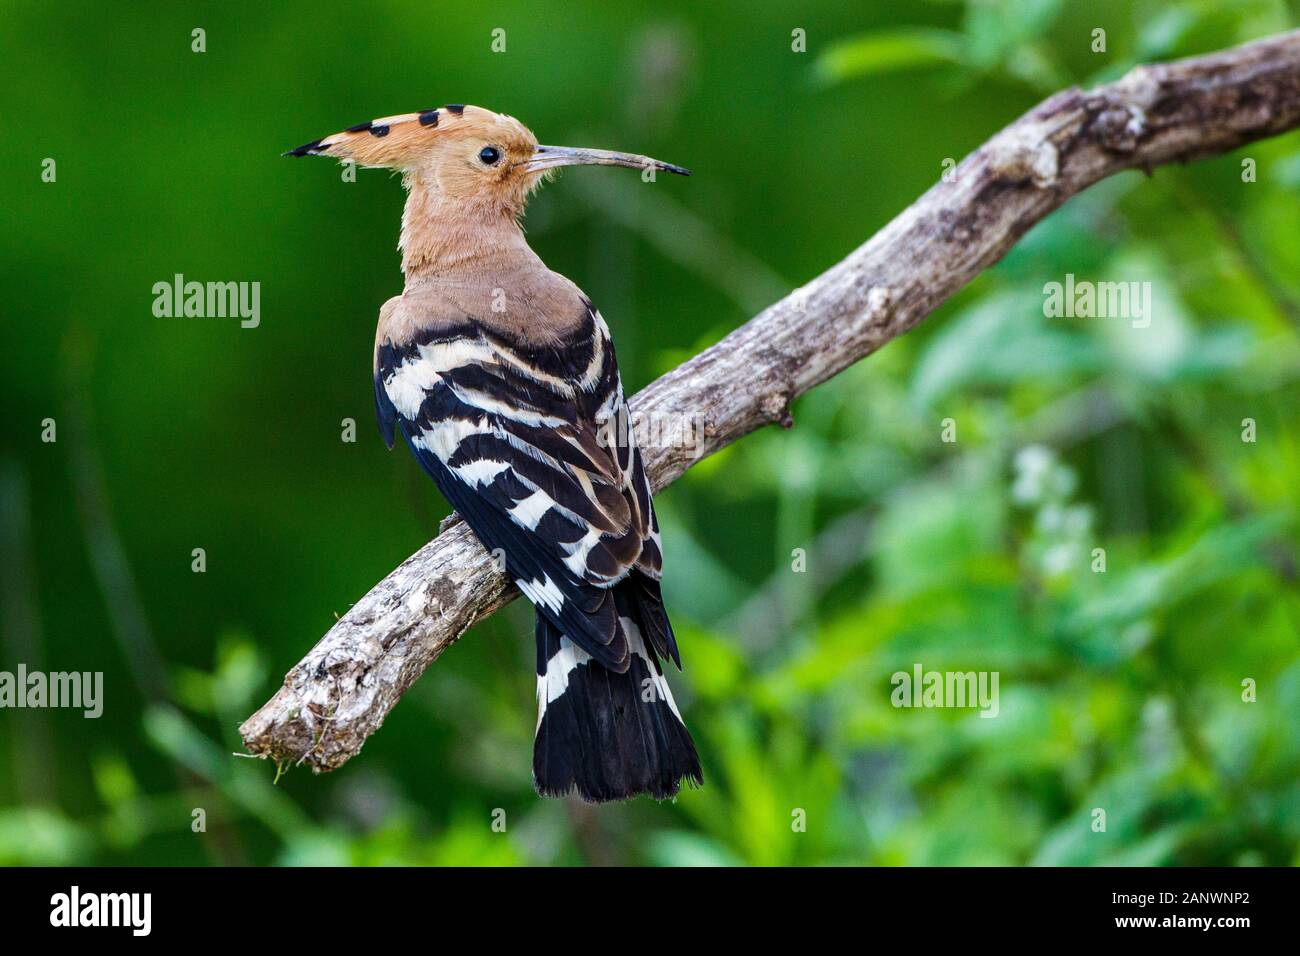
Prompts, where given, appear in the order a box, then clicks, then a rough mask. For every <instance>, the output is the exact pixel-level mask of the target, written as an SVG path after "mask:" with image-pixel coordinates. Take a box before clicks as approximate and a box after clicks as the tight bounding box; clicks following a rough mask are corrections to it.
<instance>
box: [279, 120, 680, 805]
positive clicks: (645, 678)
mask: <svg viewBox="0 0 1300 956" xmlns="http://www.w3.org/2000/svg"><path fill="white" fill-rule="evenodd" d="M286 155H291V156H331V157H334V158H337V159H340V160H344V161H351V162H354V163H356V164H357V165H359V166H368V167H381V168H388V169H394V170H398V171H400V172H401V173H402V177H403V185H404V186H405V187H406V190H407V198H406V208H405V211H404V212H403V214H402V232H401V239H400V242H399V243H398V248H399V249H400V250H401V253H402V271H403V273H404V274H405V287H404V289H403V291H402V294H401V295H399V296H397V297H395V298H392V299H389V300H388V301H387V302H386V303H384V305H383V307H382V308H381V309H380V311H379V328H378V330H377V332H376V334H375V352H374V375H375V405H376V409H377V412H378V416H379V430H380V433H381V434H382V436H383V438H384V442H385V444H386V445H387V446H388V447H389V448H390V449H391V448H392V447H393V441H394V430H397V431H400V432H401V434H402V437H403V438H404V439H405V440H406V444H407V445H408V446H409V447H410V449H411V451H412V453H414V455H415V457H416V458H417V459H418V460H419V462H420V464H421V465H422V466H423V467H424V470H425V471H426V472H428V474H429V475H430V477H432V478H433V480H434V482H435V483H436V484H437V486H438V488H439V490H441V492H442V494H443V496H444V497H446V499H447V500H448V502H450V503H451V505H452V507H454V508H455V509H456V511H457V513H459V515H460V516H461V518H463V519H464V520H465V522H466V523H467V524H468V525H469V526H470V528H471V529H472V530H473V531H474V533H475V535H477V537H478V539H479V541H480V542H481V543H482V544H483V545H484V547H486V548H487V549H488V550H490V551H496V549H500V552H498V553H504V555H505V567H506V572H507V573H508V574H509V575H510V577H511V578H512V579H513V580H514V582H515V583H516V584H517V585H518V586H519V590H520V591H522V592H523V593H524V595H525V596H526V597H527V598H528V599H529V600H530V601H531V602H532V603H533V605H534V607H535V608H536V612H537V623H536V640H537V726H536V730H535V737H534V743H533V781H534V784H535V786H536V788H537V791H538V792H539V793H541V794H543V795H547V796H563V795H565V794H567V793H571V792H573V791H575V790H576V791H577V793H578V794H579V795H580V796H581V797H582V798H583V799H585V800H588V801H605V800H619V799H625V798H628V797H632V796H635V795H636V794H641V793H646V794H650V795H651V796H652V797H655V798H656V799H665V798H668V797H672V796H674V795H675V794H676V793H677V792H678V790H679V788H680V786H681V783H682V781H683V780H686V781H689V782H691V783H693V784H695V785H697V786H698V785H702V784H703V774H702V771H701V769H700V760H699V757H698V755H697V754H696V751H695V745H694V743H693V742H692V740H691V736H690V734H689V733H688V732H687V730H686V726H685V724H684V723H683V722H682V716H681V713H680V712H679V711H678V709H677V704H676V703H675V702H674V700H673V695H672V692H671V691H670V690H669V689H668V683H667V680H666V679H665V677H664V671H663V667H662V663H661V662H662V661H664V660H666V659H668V658H671V659H672V660H673V662H674V663H675V664H677V666H678V668H679V669H680V668H681V657H680V655H679V653H678V650H677V641H676V638H675V637H674V636H673V628H672V625H671V624H670V623H669V620H668V613H667V611H666V610H665V609H664V601H663V596H662V593H661V591H660V575H661V569H662V563H663V552H662V548H661V545H660V537H659V524H658V522H657V521H656V519H655V512H654V504H653V502H652V501H651V496H650V484H649V481H648V480H647V479H646V474H645V468H644V467H643V464H642V459H641V453H640V451H639V450H638V449H637V448H636V446H635V443H634V441H633V439H632V436H631V435H630V432H628V430H626V429H624V428H620V427H619V423H624V424H625V423H626V421H627V411H626V406H625V403H624V399H623V385H622V382H621V381H620V378H619V373H618V364H617V362H616V361H615V357H614V344H613V342H612V341H611V340H610V334H609V328H608V327H607V326H606V324H605V320H604V319H603V318H602V317H601V314H600V313H599V312H598V311H597V310H596V308H595V306H593V305H592V304H591V301H590V300H589V299H588V298H587V296H586V295H584V294H583V292H582V290H581V289H579V288H578V287H577V286H576V285H574V283H572V282H571V281H569V280H568V279H566V278H565V277H564V276H562V275H559V274H558V273H555V272H552V271H551V270H550V269H548V268H547V267H546V265H545V263H543V262H542V260H541V259H540V258H538V256H537V254H536V253H535V252H533V250H532V249H531V248H529V246H528V243H527V242H526V241H525V239H524V233H523V229H522V228H521V226H520V223H519V221H520V218H521V217H522V215H523V211H524V205H525V203H526V202H527V200H528V197H529V194H530V193H531V192H532V191H533V190H534V189H535V188H536V187H537V186H538V185H539V184H540V183H541V182H542V181H543V179H545V178H546V177H547V176H548V175H549V174H551V172H552V171H553V170H555V169H558V168H559V167H561V166H576V165H606V166H626V167H631V168H634V169H642V170H647V169H652V170H662V171H666V172H670V173H678V174H680V175H683V176H687V175H690V173H689V171H688V170H685V169H682V168H681V167H680V166H673V165H671V164H669V163H663V162H659V161H658V160H654V159H650V158H649V157H646V156H637V155H633V154H629V153H616V152H609V151H606V150H598V149H571V148H565V147H557V146H539V145H538V143H537V138H536V137H535V136H534V135H533V134H532V132H531V131H529V129H528V128H527V127H525V126H524V125H523V124H522V123H520V122H519V121H518V120H516V119H514V118H513V117H510V116H503V115H500V114H498V113H494V112H492V111H491V110H486V109H481V108H479V107H474V106H445V107H442V108H441V109H435V110H426V111H424V112H421V113H406V114H403V115H401V116H390V117H386V118H384V119H377V120H372V121H370V122H368V123H361V124H360V125H357V126H352V127H349V128H348V129H346V130H344V131H343V132H340V133H335V134H333V135H331V136H326V137H324V138H322V139H318V140H315V141H314V142H311V143H307V144H306V145H304V146H299V147H298V148H297V149H293V150H290V151H289V152H288V153H286Z"/></svg>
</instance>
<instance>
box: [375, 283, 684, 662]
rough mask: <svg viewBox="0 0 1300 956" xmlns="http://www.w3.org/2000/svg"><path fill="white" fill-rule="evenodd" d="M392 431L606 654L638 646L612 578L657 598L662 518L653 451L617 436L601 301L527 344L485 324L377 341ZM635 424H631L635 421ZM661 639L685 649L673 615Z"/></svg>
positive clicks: (513, 570)
mask: <svg viewBox="0 0 1300 956" xmlns="http://www.w3.org/2000/svg"><path fill="white" fill-rule="evenodd" d="M375 395H376V403H377V405H378V412H379V421H380V428H381V431H384V432H385V436H384V437H385V440H386V441H387V442H388V443H389V445H390V447H391V444H392V437H393V436H392V430H393V426H394V425H396V426H397V427H398V428H400V430H401V432H402V434H403V436H405V438H406V441H407V443H408V445H409V446H410V448H411V450H412V452H414V454H415V456H416V458H417V459H419V461H420V464H421V465H423V466H424V468H425V470H426V471H427V472H428V473H429V474H430V476H432V478H433V479H434V481H435V482H437V484H438V487H439V489H441V491H442V493H443V495H444V496H445V497H446V498H447V500H448V501H450V502H451V504H452V506H453V507H454V508H455V509H456V511H457V512H459V513H460V515H461V517H462V518H464V519H465V521H466V522H467V523H468V524H469V526H470V527H471V528H472V529H473V530H474V533H475V534H476V535H477V536H478V538H479V540H480V541H481V542H482V543H483V544H484V545H485V546H486V547H487V548H488V549H489V550H495V549H497V548H500V549H502V550H503V551H504V553H505V562H506V569H507V571H508V572H509V573H510V575H511V577H512V578H513V579H514V580H515V582H516V583H517V584H518V586H519V589H520V590H521V591H523V593H524V594H525V595H526V596H527V597H528V598H529V599H530V600H531V601H532V602H533V604H534V605H536V607H537V609H538V611H539V612H541V613H542V614H544V615H546V617H547V618H548V619H549V620H551V621H552V622H553V623H554V624H555V625H556V626H557V627H559V628H560V629H561V630H562V631H563V633H565V634H566V635H569V636H570V637H571V638H572V639H573V640H574V642H575V643H576V644H577V645H578V646H579V647H581V648H582V649H583V650H584V651H586V652H587V653H588V654H590V655H591V656H592V657H593V658H595V659H596V660H598V661H599V662H600V663H602V664H603V665H605V666H606V667H608V668H610V669H611V670H614V671H616V672H619V673H622V672H624V671H626V669H627V667H628V664H629V648H628V643H627V639H626V636H625V635H624V633H623V629H622V628H621V627H620V625H619V614H618V611H617V609H616V608H615V606H614V600H613V597H612V594H611V591H610V589H611V587H612V586H613V585H614V584H616V583H618V582H619V581H622V580H623V579H625V578H627V577H628V576H629V575H635V577H636V579H637V580H638V581H639V582H640V585H641V587H643V588H644V589H645V590H646V591H647V592H648V594H649V595H652V596H653V597H654V598H656V600H655V601H654V602H652V603H655V604H658V605H659V607H662V604H661V603H660V602H658V601H657V597H658V592H659V584H658V578H659V573H660V564H661V558H660V549H659V534H658V527H657V524H656V522H655V519H654V511H653V505H652V503H651V500H650V488H649V483H648V482H647V480H646V477H645V470H644V468H643V466H642V462H641V455H640V453H639V451H638V450H637V449H636V447H635V445H634V444H633V443H632V442H631V441H630V437H629V438H628V439H626V440H622V441H618V440H616V439H617V438H618V436H619V431H618V429H617V427H616V423H617V422H618V421H619V420H620V415H621V416H622V417H623V419H624V420H625V418H626V409H625V406H624V402H623V390H622V384H621V382H620V380H619V375H618V367H617V362H616V361H615V357H614V351H613V346H612V343H611V342H610V339H609V332H608V329H607V328H606V326H605V323H604V320H603V319H601V317H600V316H599V314H598V313H596V311H595V310H594V309H592V308H590V307H588V310H587V316H586V320H585V322H584V323H582V325H581V327H580V328H579V329H578V330H577V332H576V333H575V334H574V335H573V336H572V338H571V339H570V340H569V341H567V342H565V343H561V344H560V345H559V346H557V347H555V348H553V349H548V350H546V351H545V352H544V353H540V354H539V353H536V352H526V351H524V350H522V349H520V348H517V347H515V346H513V345H512V344H511V343H508V342H506V341H504V340H502V339H501V338H499V337H498V336H494V335H492V334H491V333H489V332H488V331H487V330H485V329H484V328H483V327H482V326H480V325H477V324H474V323H465V324H463V325H459V326H455V327H451V328H443V329H440V330H438V331H436V332H428V333H425V334H424V335H423V336H421V337H419V338H417V340H415V341H413V342H411V343H408V344H407V345H404V346H400V347H399V346H394V345H392V344H384V345H382V346H381V347H380V349H379V354H378V363H377V374H376V382H375ZM624 431H625V432H626V431H627V430H624ZM656 625H657V622H652V623H651V625H650V627H649V631H650V634H649V636H650V639H651V642H652V643H653V644H655V646H656V650H658V651H659V652H660V653H662V654H665V655H671V656H672V657H673V658H674V659H676V658H677V649H676V646H675V641H674V640H673V638H672V631H671V628H670V627H669V626H668V624H667V618H666V617H665V618H664V619H663V624H662V627H659V626H656Z"/></svg>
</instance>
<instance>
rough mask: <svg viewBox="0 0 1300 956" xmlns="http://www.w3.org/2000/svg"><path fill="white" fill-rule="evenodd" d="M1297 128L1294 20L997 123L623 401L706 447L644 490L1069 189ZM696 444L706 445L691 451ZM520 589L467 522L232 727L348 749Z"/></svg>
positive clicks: (805, 385)
mask: <svg viewBox="0 0 1300 956" xmlns="http://www.w3.org/2000/svg"><path fill="white" fill-rule="evenodd" d="M1297 125H1300V31H1292V32H1290V33H1285V34H1281V35H1279V36H1276V37H1270V38H1267V39H1264V40H1260V41H1258V42H1255V43H1249V44H1246V45H1244V46H1239V47H1236V48H1234V49H1231V50H1226V51H1222V52H1219V53H1214V54H1210V55H1208V56H1201V57H1194V58H1191V59H1187V60H1181V61H1178V62H1175V63H1167V64H1161V65H1156V66H1143V67H1138V68H1136V69H1134V70H1133V71H1132V72H1130V73H1129V74H1128V75H1127V76H1125V77H1124V78H1123V79H1121V80H1119V81H1118V82H1115V83H1112V84H1109V85H1106V86H1102V87H1100V88H1098V89H1095V90H1092V91H1088V92H1085V91H1081V90H1078V89H1069V90H1065V91H1063V92H1061V93H1058V94H1056V95H1055V96H1052V97H1050V98H1049V99H1047V100H1045V101H1044V102H1042V103H1040V104H1039V105H1038V106H1037V107H1035V108H1034V109H1032V110H1030V111H1029V112H1028V113H1026V114H1025V115H1024V116H1022V117H1020V119H1018V120H1016V121H1015V122H1014V123H1012V124H1011V125H1010V126H1008V127H1006V128H1005V129H1004V130H1002V131H1001V132H1000V133H998V134H997V135H996V136H995V137H993V138H992V139H991V140H989V141H988V142H987V143H985V144H984V145H983V146H981V147H980V148H979V149H978V150H976V151H975V152H974V153H972V154H971V155H970V156H968V157H966V159H965V160H964V161H963V162H962V163H961V165H960V166H958V167H957V169H956V170H955V175H953V176H951V177H950V178H951V181H943V182H939V183H937V184H936V185H935V186H934V187H933V188H931V189H930V190H929V191H928V192H927V193H926V194H925V195H924V196H922V197H921V198H920V199H918V200H917V201H916V202H915V203H913V204H912V205H911V206H909V207H908V208H907V209H905V210H903V212H902V213H900V214H899V215H898V216H897V217H896V218H895V219H894V220H893V221H892V222H890V223H889V224H888V225H887V226H885V228H883V229H882V230H880V232H878V233H877V234H876V235H875V236H874V237H872V238H871V239H870V240H869V241H868V242H867V243H866V244H864V245H862V246H860V247H859V248H858V249H856V250H855V251H854V252H853V253H851V254H850V255H849V256H848V257H847V258H846V259H844V260H843V261H841V262H840V263H838V264H837V265H835V266H834V267H832V268H831V269H829V270H827V271H826V272H825V273H823V274H822V275H820V276H818V277H817V278H815V279H813V280H812V281H811V282H809V283H808V284H807V285H805V286H803V287H802V288H800V289H796V290H795V291H794V292H793V293H791V294H790V295H789V296H787V297H786V298H784V299H782V300H781V301H779V302H777V303H775V304H774V305H772V306H770V307H769V308H767V309H765V310H764V311H763V312H762V313H761V314H759V315H758V316H757V317H755V318H754V319H752V320H751V321H749V322H748V323H746V324H745V325H743V326H741V327H740V328H739V329H737V330H736V331H734V332H732V333H731V334H730V335H728V336H727V337H726V338H725V339H723V340H722V341H721V342H719V343H718V344H717V345H714V346H713V347H712V348H710V349H707V350H706V351H704V352H702V353H701V354H699V355H697V356H695V357H694V358H692V359H691V360H690V361H688V362H686V363H685V364H683V365H681V366H680V367H678V368H677V369H675V370H673V371H672V372H670V373H668V374H667V375H665V376H663V377H662V378H660V379H658V380H657V381H655V382H654V383H652V384H651V385H649V386H648V387H647V388H646V389H645V390H644V391H642V392H640V393H638V394H637V395H636V396H635V397H634V398H633V399H632V401H631V403H630V404H631V408H632V411H633V415H634V416H635V417H637V418H640V419H642V420H645V421H648V422H668V421H674V420H682V419H688V420H693V421H696V422H702V423H703V426H704V427H703V435H702V448H691V447H687V446H686V445H685V444H683V443H676V444H673V443H667V442H651V443H649V444H648V445H645V446H643V448H642V451H643V454H644V456H645V463H646V468H647V471H648V473H649V475H650V479H651V481H652V483H653V484H654V486H655V488H656V489H659V488H663V487H664V486H666V485H668V484H670V483H671V482H672V481H673V480H674V479H675V478H677V477H678V476H679V475H681V474H682V472H684V471H685V470H686V469H687V468H689V467H690V466H691V465H692V464H694V463H695V461H697V460H698V459H699V457H701V456H702V455H707V454H711V453H713V452H715V451H717V450H718V449H720V448H723V447H725V446H726V445H729V444H731V443H732V442H734V441H736V440H737V439H738V438H741V437H742V436H744V435H747V434H748V433H749V432H751V431H754V430H755V429H757V428H759V427H760V426H762V425H766V424H769V423H773V422H780V423H782V424H786V425H788V424H789V423H790V421H789V405H790V403H791V402H792V401H793V400H794V399H795V398H796V397H797V396H799V395H802V394H803V393H804V392H806V391H808V390H809V389H811V388H813V387H814V386H816V385H818V384H820V383H822V382H824V381H826V380H827V379H828V378H830V377H831V376H833V375H835V374H836V373H838V372H840V371H841V370H843V369H844V368H846V367H847V366H849V365H851V364H853V363H854V362H856V361H858V360H859V359H861V358H863V357H864V356H867V355H870V354H871V353H872V352H874V351H875V350H876V349H878V348H880V347H881V346H882V345H884V344H885V343H886V342H888V341H889V340H890V339H893V338H895V337H896V336H899V335H902V334H903V333H904V332H906V331H907V330H908V329H910V328H912V327H913V326H914V325H916V324H917V323H918V322H920V321H921V320H922V319H923V318H925V317H926V316H927V315H929V314H930V313H931V312H932V311H933V310H934V309H936V308H937V307H938V306H939V305H940V304H942V303H943V302H944V300H946V299H947V298H948V297H949V296H951V295H952V294H953V293H955V292H956V291H957V290H959V289H961V288H962V287H963V286H964V285H966V284H967V283H968V282H970V281H971V280H972V279H974V278H975V277H976V276H977V275H979V273H980V272H981V271H982V270H984V269H986V268H988V267H989V266H991V265H992V264H993V263H995V262H997V261H998V260H999V259H1000V258H1001V257H1002V256H1003V255H1004V254H1005V253H1006V251H1007V250H1008V249H1010V248H1011V246H1012V245H1013V244H1014V243H1015V242H1016V240H1018V239H1019V238H1020V236H1022V235H1023V234H1024V233H1025V232H1026V231H1027V230H1028V229H1029V228H1030V227H1031V226H1032V225H1034V224H1035V223H1037V222H1038V221H1039V220H1041V219H1043V217H1045V216H1046V215H1047V214H1048V213H1050V212H1051V211H1052V210H1053V209H1055V208H1057V207H1058V206H1060V205H1061V204H1062V203H1063V202H1065V200H1066V199H1068V198H1069V197H1070V196H1072V195H1074V194H1075V193H1077V192H1079V191H1080V190H1082V189H1085V188H1087V187H1088V186H1090V185H1092V184H1093V183H1095V182H1097V181H1098V180H1099V179H1102V178H1103V177H1105V176H1110V175H1112V174H1114V173H1117V172H1120V171H1122V170H1126V169H1132V168H1135V167H1136V168H1143V169H1146V170H1147V171H1148V172H1149V171H1150V170H1151V169H1152V168H1153V167H1155V166H1158V165H1160V164H1163V163H1171V162H1182V161H1186V160H1189V159H1194V158H1197V157H1201V156H1209V155H1214V154H1218V153H1223V152H1226V151H1229V150H1232V149H1234V148H1236V147H1238V146H1240V145H1242V144H1244V143H1248V142H1252V141H1254V140H1258V139H1262V138H1265V137H1268V136H1273V135H1275V134H1278V133H1281V132H1283V131H1285V130H1289V129H1293V128H1295V127H1296V126H1297ZM701 453H702V454H701ZM517 596H518V592H517V591H516V590H515V588H514V587H513V585H511V584H510V583H509V582H508V581H507V580H506V578H505V577H504V575H502V574H500V573H498V572H497V571H495V570H494V568H493V565H492V561H491V559H490V558H489V556H488V555H487V554H486V553H485V552H484V550H483V549H482V547H481V546H480V545H479V543H478V541H477V539H476V538H475V537H474V535H473V534H472V533H471V532H470V530H469V528H468V527H467V526H466V525H465V524H463V523H457V524H454V525H452V526H450V527H449V528H448V529H447V530H445V531H444V532H443V533H441V534H439V535H438V537H437V538H435V539H434V540H433V541H431V542H430V543H428V544H426V545H425V546H424V547H423V548H421V549H420V550H419V551H417V552H416V553H415V554H413V555H412V556H411V557H409V558H407V559H406V561H404V562H402V564H401V566H400V567H398V568H397V569H396V570H395V571H393V572H392V573H391V574H390V575H388V577H386V578H384V580H382V581H380V582H379V584H377V585H376V586H375V587H374V589H373V590H371V591H370V593H369V594H367V595H366V596H365V597H363V598H362V599H361V600H360V601H358V602H357V604H356V605H355V606H353V608H352V609H351V610H350V611H348V613H347V614H345V615H344V616H343V617H342V618H341V619H340V620H339V621H338V623H337V624H335V625H334V627H332V628H331V629H330V630H329V632H328V633H327V634H326V635H325V636H324V637H323V638H322V639H321V640H320V642H319V643H318V644H317V645H316V646H315V647H314V648H312V650H311V651H310V652H309V653H308V654H307V656H306V657H304V658H303V660H302V661H301V662H300V663H299V664H297V665H296V666H295V667H294V668H293V669H292V670H291V671H289V673H288V675H287V676H286V677H285V681H284V686H283V687H282V688H281V689H280V690H279V691H278V692H277V693H276V695H275V696H274V697H273V698H272V699H271V700H270V701H269V702H267V703H266V704H265V705H263V706H262V708H261V709H260V710H258V711H257V713H255V714H254V715H253V716H252V717H250V718H249V719H248V720H247V721H245V723H244V724H243V726H242V727H240V733H241V734H242V736H243V739H244V743H245V744H246V745H247V747H248V749H249V750H251V751H252V752H253V753H255V754H259V755H262V756H264V757H271V758H273V759H275V760H276V761H277V762H290V763H307V764H309V765H310V766H311V767H312V768H313V769H314V770H316V771H322V770H332V769H334V768H336V767H339V766H341V765H342V764H343V763H345V762H346V761H347V760H348V759H349V758H351V757H352V756H353V755H355V754H356V753H357V752H358V751H359V750H360V749H361V746H362V744H363V743H364V742H365V740H366V738H367V737H369V736H370V734H372V733H374V732H375V731H376V730H378V729H379V727H380V725H381V724H382V723H383V721H384V718H385V717H386V716H387V714H388V712H389V711H390V710H392V708H393V707H394V706H395V705H396V703H397V701H398V699H399V698H400V697H401V695H402V694H403V693H404V692H405V691H406V689H407V688H408V687H410V686H411V684H412V683H414V681H415V679H416V678H417V677H419V676H420V675H421V674H422V673H423V672H424V670H425V668H426V667H428V666H429V665H430V664H431V663H433V661H434V660H436V659H437V657H438V655H439V654H441V653H442V652H443V651H444V650H445V649H446V648H447V647H448V646H449V645H450V644H451V643H452V642H454V641H455V640H456V639H457V638H458V637H460V635H461V634H463V633H464V632H465V631H466V629H468V628H469V627H470V626H471V625H472V624H474V623H475V622H476V621H480V620H482V619H483V618H485V617H487V616H488V615H489V614H491V613H493V612H494V611H496V610H498V609H499V608H501V607H502V606H504V605H505V604H507V603H508V602H509V601H511V600H513V599H514V598H515V597H517Z"/></svg>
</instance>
